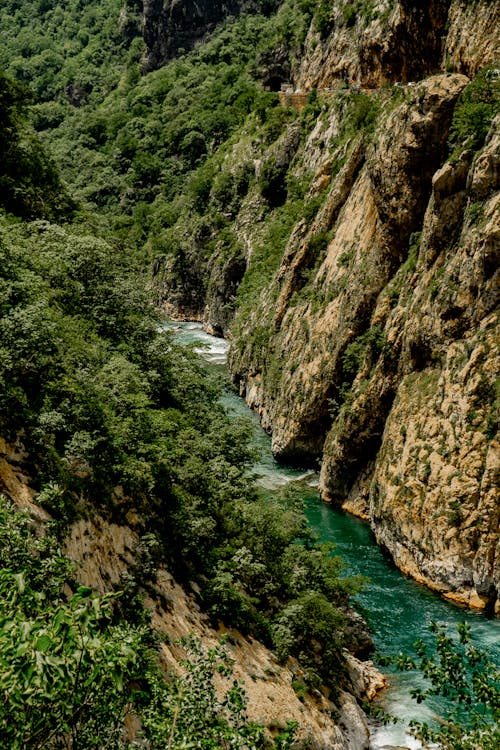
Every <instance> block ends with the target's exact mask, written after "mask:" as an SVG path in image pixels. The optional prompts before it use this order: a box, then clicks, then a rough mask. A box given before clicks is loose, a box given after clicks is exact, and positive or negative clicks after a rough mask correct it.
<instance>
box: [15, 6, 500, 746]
mask: <svg viewBox="0 0 500 750" xmlns="http://www.w3.org/2000/svg"><path fill="white" fill-rule="evenodd" d="M345 5H346V8H344V11H345V12H344V15H343V21H342V23H343V24H344V25H345V27H346V28H349V27H350V26H351V25H352V23H353V22H354V18H355V17H356V14H357V15H359V16H360V17H361V16H363V15H364V16H366V17H367V18H368V17H370V18H372V17H373V15H374V14H376V13H377V10H376V8H375V5H376V4H375V3H369V2H364V3H351V4H345ZM347 6H349V10H347ZM325 7H326V5H325V3H324V2H317V3H315V2H314V1H313V0H285V2H283V3H281V4H280V6H279V8H278V10H277V11H276V12H271V11H268V12H266V13H264V14H259V13H252V14H250V13H249V14H242V15H241V16H239V17H237V18H230V19H229V20H228V21H227V22H226V23H224V24H223V25H222V26H221V27H220V28H219V29H218V30H217V32H216V33H215V34H214V35H213V36H212V37H211V38H210V39H208V40H207V41H206V42H204V43H203V44H200V45H198V46H197V47H196V48H195V49H194V50H193V51H192V52H189V53H186V54H183V55H180V56H179V57H178V58H177V59H173V60H172V61H170V62H169V63H168V64H165V65H164V66H163V67H161V68H160V69H158V70H155V71H152V72H149V73H147V74H146V73H145V72H144V70H143V68H142V60H143V56H144V51H145V50H144V42H143V39H142V36H141V32H140V12H141V10H142V3H140V2H137V0H125V2H124V0H105V2H104V1H103V0H88V1H85V2H84V0H61V1H60V2H57V1H56V0H36V2H28V1H27V0H26V1H25V0H4V2H3V3H2V6H1V8H0V27H1V28H2V35H1V38H0V165H1V166H0V310H1V316H0V437H1V438H3V440H4V441H5V442H6V443H7V444H9V445H15V444H22V449H23V450H22V456H23V458H22V459H21V466H20V468H21V469H22V471H23V473H24V474H25V475H26V476H27V477H29V484H30V487H31V488H32V489H33V491H34V502H35V503H36V504H38V505H39V506H41V508H43V509H44V510H45V511H46V512H47V513H48V514H50V519H51V520H50V523H48V524H47V525H46V527H45V528H44V529H42V528H40V525H39V524H37V523H34V522H33V520H32V519H30V516H29V514H28V513H26V512H21V511H19V510H15V509H14V507H13V506H12V504H11V502H10V501H9V500H8V499H7V498H6V497H3V496H1V499H0V539H1V543H0V563H1V564H0V620H1V627H0V696H1V698H2V700H1V701H0V737H1V739H0V750H36V749H37V748H40V750H42V748H43V749H44V750H51V749H52V748H54V750H55V749H57V750H59V749H63V748H64V749H66V748H74V749H76V748H78V749H79V750H91V749H92V748H94V749H95V750H97V749H98V748H109V750H115V749H116V750H129V748H132V747H138V746H141V747H146V748H149V749H150V750H155V749H158V750H163V749H164V748H168V750H171V749H174V748H175V749H178V750H180V749H181V748H188V747H190V748H191V747H192V748H204V749H206V750H209V749H215V748H242V749H247V748H259V747H262V748H264V747H275V748H281V749H285V748H288V747H292V746H293V747H296V746H297V745H296V744H295V745H294V731H295V730H294V726H293V725H288V726H287V725H286V724H284V725H283V726H282V727H279V728H278V731H276V732H275V737H274V738H271V737H270V735H269V734H267V733H266V732H265V729H264V727H263V726H261V725H259V724H255V723H252V722H250V721H249V720H248V718H247V716H246V697H245V694H244V691H243V689H242V687H241V686H240V685H239V684H238V683H237V682H236V681H235V680H234V678H233V676H232V668H231V660H230V658H229V655H228V653H227V651H226V649H225V646H224V645H223V644H222V645H221V646H220V648H217V649H205V648H204V646H203V644H200V643H199V642H198V641H197V640H196V638H194V637H193V638H192V639H191V640H189V642H187V643H186V644H185V647H186V652H187V654H188V656H187V660H186V663H185V665H184V671H183V673H182V675H165V674H164V672H163V671H162V670H161V668H160V666H159V663H158V647H159V640H158V635H157V634H156V633H155V632H154V630H153V629H152V628H151V625H150V614H149V612H148V610H147V608H145V607H144V598H145V596H146V594H147V592H148V587H151V586H152V585H153V584H154V581H155V571H156V570H157V569H158V568H160V567H162V566H163V567H165V568H168V570H170V571H171V572H172V573H173V575H174V576H175V577H176V579H177V580H178V581H180V582H181V583H184V584H186V586H187V585H188V584H189V585H192V584H193V582H194V584H196V587H197V590H198V592H199V593H198V600H199V604H200V606H201V607H202V608H203V610H204V611H205V612H207V613H208V615H209V617H210V618H211V621H212V622H213V623H214V625H216V624H217V623H218V622H220V621H223V622H224V623H225V624H226V625H228V626H231V627H235V628H238V629H239V630H240V631H241V632H243V633H245V634H251V635H252V636H254V637H257V638H258V639H259V640H261V641H262V642H263V643H264V644H266V645H267V646H269V647H270V648H272V649H273V651H274V652H275V653H276V655H277V657H278V659H279V660H280V662H282V663H285V662H286V660H287V659H288V657H296V658H298V659H299V660H300V663H301V665H302V666H303V669H304V674H305V675H306V678H305V681H306V685H305V688H306V689H307V690H314V689H317V688H318V687H320V686H322V685H327V687H328V689H329V690H330V691H332V694H333V695H334V694H335V691H336V690H338V689H339V688H340V687H342V686H344V685H345V684H346V680H347V678H346V676H345V673H346V666H345V657H344V649H346V648H348V649H351V650H353V651H355V650H356V649H357V648H358V647H359V645H360V644H359V643H357V641H356V637H357V636H356V634H355V632H356V631H355V629H354V628H353V620H354V614H353V611H352V609H351V605H350V602H351V597H352V596H353V595H354V594H355V593H356V592H357V591H359V589H360V587H361V586H362V585H363V584H364V582H363V581H362V580H361V578H358V577H352V576H351V577H350V576H347V575H346V574H345V570H344V567H343V564H342V561H341V560H340V559H339V558H338V557H337V556H335V555H334V554H332V549H331V547H330V546H328V545H324V544H320V543H319V542H318V541H317V539H316V538H315V537H314V535H313V534H312V532H311V531H310V530H309V528H308V526H307V522H306V519H305V516H304V509H303V503H302V501H301V500H300V499H299V498H298V496H297V493H295V492H294V491H293V490H291V489H289V488H288V489H287V488H285V489H284V490H283V491H280V492H274V493H271V492H266V491H264V490H262V489H259V488H258V486H257V485H256V483H255V481H254V477H253V473H252V467H253V464H254V461H255V455H254V453H253V450H252V449H251V448H250V447H249V426H248V424H247V423H246V422H245V420H241V419H231V418H230V417H229V416H228V415H227V413H226V412H225V410H224V408H223V406H222V405H221V403H220V394H221V389H222V387H223V386H224V385H225V384H224V383H223V382H222V381H221V379H220V378H218V377H216V376H214V375H213V374H212V373H210V372H208V371H207V369H206V367H205V366H204V364H203V362H202V361H201V359H200V358H199V357H198V356H197V355H196V354H194V353H193V352H192V351H191V350H190V349H189V348H186V347H183V346H181V345H179V344H178V343H176V342H175V340H174V338H173V336H172V334H171V333H169V332H168V331H167V330H165V329H164V326H163V325H162V323H163V321H164V313H163V312H162V310H161V308H160V306H159V304H158V303H161V302H162V301H163V297H162V294H163V292H162V291H161V290H162V288H164V286H165V285H166V286H167V287H168V289H169V294H170V299H171V300H174V301H176V302H178V303H179V305H180V306H181V307H183V308H186V309H192V310H195V309H197V305H198V304H199V300H200V299H202V298H203V297H204V295H205V294H206V293H207V285H208V283H209V282H208V279H209V273H208V271H209V269H210V259H211V258H212V256H213V254H214V253H215V254H216V255H217V257H218V259H219V261H220V260H221V259H222V261H221V262H223V263H225V264H226V265H228V267H229V266H230V267H231V268H233V269H236V270H235V271H234V273H235V278H236V286H238V285H239V282H240V281H241V280H242V279H243V273H244V270H245V269H244V260H243V248H242V246H241V243H240V240H239V239H238V237H237V234H236V232H235V228H234V225H233V223H232V220H233V219H234V217H235V216H236V214H237V211H238V208H239V206H240V205H241V203H242V201H243V200H245V198H247V197H248V196H249V195H251V193H252V191H253V192H254V193H255V194H258V195H259V197H260V198H261V199H262V200H263V206H264V207H263V211H264V213H265V215H266V224H265V229H264V230H263V234H262V239H261V243H260V245H259V248H260V249H259V251H258V252H257V253H256V254H255V256H254V257H253V259H252V265H251V267H250V269H249V271H248V273H247V274H246V275H245V278H244V280H243V283H242V284H241V285H240V286H239V289H238V291H237V293H236V291H235V292H234V295H233V296H232V298H231V299H230V300H228V302H227V304H228V309H229V311H230V312H229V313H228V315H229V317H230V315H231V314H232V312H233V311H234V307H235V306H237V307H238V309H239V310H240V311H242V313H241V314H242V315H243V316H244V315H245V310H247V309H250V307H251V305H252V302H253V300H254V299H255V298H256V296H258V294H259V293H260V291H261V289H262V286H263V278H264V274H267V273H269V269H273V268H276V267H277V266H278V265H279V262H280V259H281V257H282V254H283V250H284V247H285V244H286V241H287V239H288V237H289V234H290V231H291V228H292V226H293V225H294V223H295V222H296V221H297V220H298V219H299V218H301V217H304V218H305V220H306V221H309V222H310V221H311V220H312V219H313V217H314V216H315V215H316V212H317V211H318V209H319V208H320V206H321V202H322V196H321V195H319V196H317V197H316V198H310V197H309V196H308V192H307V191H308V187H309V185H310V182H311V179H312V175H310V174H307V173H306V174H301V175H300V176H298V175H297V174H296V173H295V174H294V171H293V168H291V167H290V163H291V162H292V161H293V155H291V156H289V158H288V157H287V159H283V160H282V161H281V162H280V160H279V159H278V160H272V159H269V160H268V161H267V162H265V163H264V164H263V166H262V169H261V170H260V172H259V173H258V174H257V173H256V171H255V168H254V164H253V153H254V151H255V149H257V150H258V151H260V152H261V153H264V152H267V150H268V149H270V148H272V147H273V144H274V145H275V146H276V149H278V147H279V144H280V139H282V137H283V135H284V133H285V132H286V130H287V128H289V127H290V125H291V124H295V126H296V131H297V138H298V139H299V140H301V141H302V142H303V141H304V139H305V138H307V136H308V135H309V133H310V132H311V130H312V128H313V127H314V124H315V121H316V117H317V115H318V113H319V112H320V111H321V107H322V105H321V103H320V102H319V101H318V99H317V97H315V96H314V95H311V96H310V98H309V103H308V105H307V106H306V108H305V109H304V110H303V111H302V112H301V113H298V112H296V111H295V110H293V109H291V108H283V107H281V106H280V104H279V98H278V94H277V92H275V91H271V90H266V87H265V86H264V83H265V76H266V73H265V70H264V68H265V65H264V63H263V61H264V60H265V59H266V55H268V54H269V53H270V52H272V51H273V50H274V49H276V47H277V46H279V45H285V46H286V49H287V51H288V55H289V57H290V59H292V60H294V59H296V58H297V57H298V56H300V52H301V48H302V45H303V43H304V40H305V37H306V34H307V31H308V29H309V27H310V25H311V23H312V24H313V25H315V26H314V27H315V28H316V29H317V30H318V31H319V32H320V34H321V35H327V34H328V30H329V28H330V25H331V19H330V17H329V15H328V13H327V12H326V11H325ZM353 14H354V16H353ZM492 85H493V84H492V82H491V79H489V78H488V77H487V76H486V74H485V73H483V74H482V75H481V76H479V77H478V78H477V80H476V81H474V82H472V83H471V84H470V86H469V87H468V88H467V89H465V94H464V96H463V98H462V103H461V106H460V107H459V108H458V109H457V114H456V116H455V120H454V125H453V128H452V138H451V140H450V144H449V149H450V154H452V153H453V149H454V148H455V147H456V144H457V143H463V142H465V141H467V140H468V143H469V146H470V147H471V148H473V149H474V148H475V149H478V148H479V147H480V146H481V145H482V143H483V141H484V138H485V136H486V133H487V130H488V127H489V123H490V122H491V119H492V117H493V114H494V112H495V111H496V107H497V103H496V102H495V101H494V95H493V93H492ZM400 96H401V94H400V92H398V91H396V90H384V91H382V92H381V93H380V96H377V97H373V98H372V99H368V97H367V96H366V95H364V94H363V93H354V94H353V95H352V96H351V97H350V98H349V99H348V100H346V99H345V97H344V98H339V99H338V101H336V102H335V103H334V105H333V106H336V107H338V108H339V109H340V110H341V111H342V112H343V114H344V120H343V122H344V125H343V128H342V131H341V132H339V134H338V142H337V145H338V147H339V148H340V149H341V148H343V147H344V146H345V153H347V150H348V148H350V139H352V137H353V135H354V134H357V133H361V137H363V138H366V139H369V138H370V137H371V133H372V132H373V126H374V122H375V119H376V117H377V114H378V112H379V111H380V110H381V108H384V107H385V108H387V109H390V108H391V107H392V106H393V105H394V102H396V101H398V100H399V99H398V98H399V97H400ZM236 148H237V149H238V160H237V168H236V169H233V168H232V166H231V165H232V154H233V153H234V149H236ZM245 149H247V151H248V158H246V157H245ZM341 166H342V159H341V157H339V160H338V163H336V164H335V165H334V169H337V170H338V169H340V168H341ZM326 240H327V238H326V237H325V236H320V235H318V237H317V243H318V248H319V251H321V248H322V247H323V246H324V245H325V242H326ZM205 270H207V272H206V273H205ZM204 280H205V281H204ZM228 319H229V318H228ZM236 333H237V329H236ZM266 335H267V334H266V330H265V326H263V327H262V329H261V330H256V331H255V333H254V339H253V341H252V342H250V344H249V345H252V346H257V344H258V341H259V337H260V339H261V340H262V341H263V342H264V344H265V341H266ZM129 512H134V513H136V514H138V517H139V518H140V522H139V527H140V544H139V545H138V547H139V549H138V551H137V554H136V558H135V564H134V567H133V568H132V569H131V570H130V571H129V574H128V575H127V577H126V578H124V579H123V580H122V581H120V584H119V585H118V586H116V587H115V590H113V591H110V592H109V594H106V595H98V594H97V593H95V592H94V591H92V590H91V589H89V588H86V587H83V586H82V585H81V583H80V582H79V581H78V580H77V579H76V576H75V572H74V568H73V566H72V564H71V563H70V561H69V560H68V559H67V557H65V555H64V553H63V547H64V539H65V536H66V534H67V533H68V530H69V529H70V528H71V525H72V524H73V523H75V522H76V521H77V520H79V519H89V518H92V517H93V515H94V514H99V515H100V516H101V517H103V518H105V519H108V520H109V521H111V522H117V523H123V522H124V519H125V518H126V516H127V514H128V513H129ZM463 643H464V644H465V645H467V641H466V640H464V641H463ZM446 645H447V647H449V648H450V650H452V649H453V643H448V642H447V644H446ZM481 665H482V666H484V665H483V662H481ZM405 666H406V667H408V666H416V665H415V664H413V665H408V664H406V665H405ZM431 671H432V670H431ZM216 674H217V675H223V676H224V677H225V680H226V683H227V688H226V692H225V694H224V695H223V696H222V697H221V696H220V694H217V692H216V688H215V683H214V675H216ZM435 674H437V673H435ZM431 677H432V674H431ZM440 679H441V687H442V685H443V684H445V683H446V680H445V678H443V677H442V675H441V677H440ZM478 679H479V678H478ZM485 679H486V678H485ZM438 682H439V681H438ZM445 689H446V688H445ZM476 697H477V696H476ZM464 700H465V701H467V700H471V698H470V696H469V697H466V698H465V699H464ZM478 700H479V701H480V702H481V704H482V705H484V706H485V712H486V714H487V715H488V716H490V715H492V716H493V717H495V716H496V717H497V718H498V702H497V703H496V704H495V701H498V682H495V679H494V676H493V677H492V678H491V680H489V681H488V680H486V683H485V682H481V684H480V685H479V688H478ZM495 712H496V713H495ZM131 717H134V718H135V719H137V720H138V721H139V726H140V729H139V735H138V737H139V740H140V742H141V743H142V744H141V745H138V744H137V741H139V740H137V738H134V737H131V736H127V734H126V733H124V731H123V726H124V724H125V725H127V721H129V720H131ZM457 726H458V724H457ZM475 729H476V727H473V730H475ZM467 731H468V730H466V729H464V730H463V732H464V733H465V734H463V733H459V734H456V735H454V737H455V740H454V741H455V742H462V734H463V736H465V738H466V739H465V740H463V742H464V744H463V745H459V744H455V745H454V747H456V748H459V747H463V748H464V750H467V748H469V747H475V745H473V744H467V742H469V739H468V737H469V735H468V734H467ZM478 731H483V730H482V727H480V730H478ZM471 736H472V735H471ZM485 737H486V735H485ZM431 738H432V739H433V740H437V741H441V737H440V736H438V735H432V737H431ZM497 739H498V732H497V730H496V729H495V728H494V727H493V729H492V730H491V737H490V735H488V736H487V737H486V739H485V740H484V744H483V745H481V747H484V748H485V750H488V749H489V748H491V750H493V748H494V746H496V745H495V743H496V740H497ZM136 740H137V741H136ZM488 742H489V743H490V744H488ZM443 747H450V745H446V744H443Z"/></svg>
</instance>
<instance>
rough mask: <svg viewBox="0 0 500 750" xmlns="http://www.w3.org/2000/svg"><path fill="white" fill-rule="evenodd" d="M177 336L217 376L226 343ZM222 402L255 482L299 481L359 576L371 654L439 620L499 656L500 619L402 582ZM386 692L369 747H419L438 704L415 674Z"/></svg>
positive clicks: (260, 434) (366, 533)
mask: <svg viewBox="0 0 500 750" xmlns="http://www.w3.org/2000/svg"><path fill="white" fill-rule="evenodd" d="M169 327H171V328H172V330H173V332H174V334H175V337H176V339H177V340H178V341H179V342H181V343H184V344H186V345H191V346H193V347H194V348H195V350H197V351H198V352H199V353H200V354H202V355H203V357H204V358H205V359H206V360H207V362H209V363H210V364H211V365H216V366H217V367H219V368H220V371H221V372H223V367H224V364H225V361H226V356H227V352H228V349H229V343H228V342H227V341H225V340H224V339H221V338H215V337H213V336H211V335H210V334H208V333H206V332H205V331H204V330H203V329H202V327H201V325H200V324H199V323H195V322H180V321H173V322H172V323H171V324H169ZM223 402H224V405H225V406H226V408H227V409H228V411H229V412H230V413H233V414H234V415H235V416H245V417H246V418H247V419H248V420H250V421H251V423H252V425H253V432H252V442H253V444H254V446H255V447H256V448H258V450H259V451H260V459H259V461H258V462H257V463H256V465H255V472H256V474H257V475H258V477H259V478H258V481H259V482H260V483H261V484H262V486H264V487H265V488H266V489H277V488H279V487H280V486H283V484H286V483H288V482H295V483H297V484H296V486H297V487H298V488H300V492H301V495H302V497H303V500H304V502H305V506H306V515H307V518H308V521H309V523H310V526H311V528H312V529H313V531H314V532H315V533H316V534H317V535H318V537H319V539H320V540H321V541H324V542H333V544H334V545H335V550H336V552H337V553H338V554H339V555H340V556H341V558H342V559H343V560H344V562H345V565H346V575H357V574H360V575H363V576H365V577H366V578H368V580H369V583H368V584H367V585H366V587H365V588H364V590H363V591H362V592H361V593H359V594H358V595H357V596H356V597H355V603H356V604H357V607H358V608H359V611H360V613H361V614H362V615H363V617H364V618H365V619H366V620H367V622H368V623H369V625H370V628H371V630H372V634H373V639H374V642H375V647H376V650H377V652H379V653H381V654H385V655H397V654H398V653H400V652H401V653H404V654H408V655H411V654H412V653H413V643H414V642H415V640H416V639H417V638H422V639H423V640H424V641H425V642H427V643H429V644H430V643H431V642H432V639H431V637H430V631H429V625H430V624H431V622H433V621H437V622H443V623H445V624H446V625H447V627H449V628H450V630H451V631H452V632H453V631H456V626H457V624H458V623H459V622H461V621H464V620H465V621H466V622H467V623H468V624H469V625H470V626H471V629H472V633H473V636H474V638H475V642H476V643H477V645H478V646H479V647H482V648H485V649H488V650H491V651H492V652H493V651H495V654H496V656H497V657H499V658H500V652H499V653H496V652H498V651H499V644H500V620H498V619H489V618H487V617H486V616H485V615H484V614H482V613H480V612H475V611H472V610H466V609H463V608H461V607H458V606H457V605H454V604H452V603H450V602H448V601H445V600H443V599H442V598H441V597H440V596H439V595H438V594H436V593H434V592H432V591H430V590H429V589H428V588H426V587H425V586H423V585H422V584H419V583H417V582H416V581H413V580H411V579H409V578H406V577H405V576H404V575H403V574H402V573H401V572H400V571H399V570H398V569H397V568H396V567H395V565H394V563H393V562H392V561H391V560H390V558H389V556H388V555H386V554H384V552H383V551H382V550H381V549H380V548H379V547H378V546H377V544H376V542H375V538H374V536H373V533H372V532H371V530H370V527H369V525H368V524H367V523H366V522H365V521H363V520H360V519H359V518H356V517H354V516H352V515H350V514H347V513H345V512H343V511H340V510H336V509H335V508H332V507H331V506H329V505H327V504H325V503H323V502H322V501H321V500H320V499H319V495H318V492H317V488H316V486H315V485H316V483H317V475H316V476H315V475H314V472H308V471H302V470H300V469H297V468H291V467H287V466H284V465H281V464H278V463H277V462H276V461H275V460H274V458H273V455H272V452H271V439H270V437H269V436H268V435H267V434H266V433H265V431H264V430H263V429H262V428H261V426H260V424H259V420H258V417H257V415H256V414H255V413H253V412H251V411H250V410H249V408H248V407H247V405H246V404H245V402H244V400H243V399H242V398H240V397H239V396H238V395H237V394H236V393H235V392H234V391H233V390H232V389H230V388H229V387H228V388H227V389H226V392H225V394H224V396H223ZM388 677H389V682H390V688H389V689H388V690H387V691H386V692H385V693H384V695H383V698H382V701H381V705H382V706H383V708H384V709H385V710H386V711H387V712H388V714H390V715H392V716H395V717H396V718H398V719H399V721H398V723H397V724H395V725H394V724H392V725H387V726H384V725H382V724H380V723H377V722H375V721H372V722H371V725H370V731H371V737H370V748H371V749H372V750H384V748H387V747H388V746H392V747H395V746H400V747H407V748H410V750H415V749H416V748H420V747H421V746H422V745H421V743H420V742H418V741H417V740H415V738H414V737H412V736H411V734H410V733H409V731H408V724H409V721H410V720H411V719H417V720H426V721H429V720H432V717H433V715H434V714H436V713H437V712H438V711H439V709H440V706H442V704H440V702H439V701H436V702H435V703H433V704H428V705H427V704H424V705H417V704H416V702H415V701H414V700H413V699H412V698H411V695H410V693H411V690H412V689H414V688H415V687H416V686H417V685H418V684H419V678H418V677H417V675H415V674H414V673H396V672H395V671H390V672H389V675H388Z"/></svg>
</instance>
